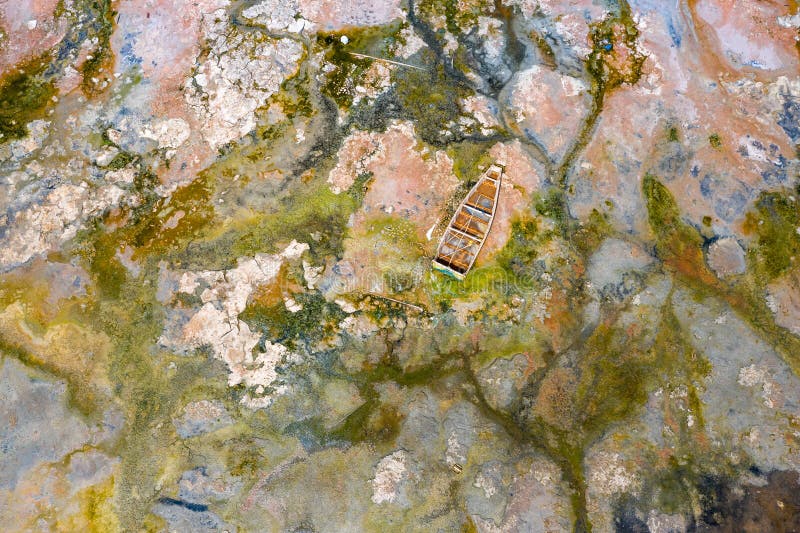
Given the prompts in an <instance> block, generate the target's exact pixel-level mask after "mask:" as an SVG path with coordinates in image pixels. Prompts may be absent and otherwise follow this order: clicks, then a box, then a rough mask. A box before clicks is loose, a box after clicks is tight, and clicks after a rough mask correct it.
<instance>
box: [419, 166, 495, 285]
mask: <svg viewBox="0 0 800 533" xmlns="http://www.w3.org/2000/svg"><path fill="white" fill-rule="evenodd" d="M502 177H503V167H501V166H500V165H491V166H490V167H489V168H488V169H487V170H486V172H484V173H483V175H482V176H481V177H480V179H478V183H476V184H475V186H474V187H473V188H472V189H471V190H470V191H469V194H467V197H466V198H465V199H464V201H463V202H461V205H459V206H458V209H456V212H455V214H454V215H453V218H452V219H450V224H449V225H448V226H447V229H446V230H445V232H444V235H442V240H441V241H439V248H438V249H437V251H436V256H435V257H434V258H433V268H435V269H436V270H439V271H441V272H444V273H445V274H448V275H450V276H453V277H454V278H456V279H464V277H465V276H466V275H467V273H468V272H469V270H470V268H472V265H473V264H474V263H475V259H477V258H478V254H479V253H480V251H481V248H482V247H483V243H484V242H485V241H486V236H487V235H488V234H489V230H490V229H491V228H492V221H493V220H494V214H495V211H496V209H497V199H498V198H499V197H500V180H501V179H502Z"/></svg>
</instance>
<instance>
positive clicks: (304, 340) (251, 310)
mask: <svg viewBox="0 0 800 533" xmlns="http://www.w3.org/2000/svg"><path fill="white" fill-rule="evenodd" d="M292 298H293V299H294V300H295V302H297V303H298V304H300V305H302V306H303V308H302V309H300V310H299V311H297V312H294V313H293V312H291V311H289V310H288V309H287V308H286V305H285V304H284V302H283V300H281V301H279V302H278V303H275V304H272V305H263V304H261V303H259V302H258V301H254V302H253V303H251V304H250V305H248V306H247V307H246V308H245V310H244V311H243V312H242V314H241V315H240V318H241V319H242V320H244V321H245V322H247V323H248V324H249V325H250V326H251V327H252V328H256V329H257V330H261V331H263V332H264V333H266V334H267V338H269V339H272V340H273V341H274V342H280V343H282V344H285V345H286V346H287V347H289V348H290V349H294V348H295V347H297V346H299V345H313V344H314V343H315V342H318V341H320V340H322V339H323V337H325V336H326V335H329V334H332V333H333V332H334V331H335V328H336V324H338V323H339V322H340V321H341V320H343V319H344V317H345V316H346V314H345V313H344V311H342V310H341V308H340V307H339V306H338V305H336V304H333V303H328V302H326V301H325V298H323V297H322V295H320V294H319V293H313V294H308V293H297V294H292Z"/></svg>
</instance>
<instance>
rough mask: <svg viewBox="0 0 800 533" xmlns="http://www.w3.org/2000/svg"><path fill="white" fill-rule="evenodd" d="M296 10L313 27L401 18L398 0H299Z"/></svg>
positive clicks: (336, 27)
mask: <svg viewBox="0 0 800 533" xmlns="http://www.w3.org/2000/svg"><path fill="white" fill-rule="evenodd" d="M297 4H298V7H299V8H300V13H301V14H302V15H303V17H304V18H306V19H308V20H309V21H311V22H312V24H313V25H312V28H313V29H314V30H316V31H332V30H340V29H343V28H347V27H350V26H380V25H383V24H388V23H390V22H392V21H393V20H396V19H401V18H403V16H404V14H403V11H402V9H401V8H400V6H401V2H400V1H399V0H389V1H387V2H375V1H373V0H339V1H337V2H330V1H326V0H299V1H298V2H297Z"/></svg>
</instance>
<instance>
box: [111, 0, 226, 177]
mask: <svg viewBox="0 0 800 533" xmlns="http://www.w3.org/2000/svg"><path fill="white" fill-rule="evenodd" d="M228 3H229V2H228V0H197V1H195V2H189V3H185V4H182V5H181V6H180V8H179V9H176V6H175V4H174V2H168V1H161V0H148V1H145V2H132V1H124V2H119V3H118V5H116V6H115V9H116V10H117V11H118V13H119V15H118V16H119V19H118V23H117V30H116V31H115V32H114V35H113V36H112V38H111V46H112V50H113V51H114V54H115V55H116V56H117V57H118V65H119V64H120V63H121V61H120V60H119V58H120V57H121V55H122V49H123V47H125V46H126V45H130V48H131V51H130V53H131V54H132V55H134V56H136V57H139V58H141V69H142V75H143V76H144V78H145V79H147V80H148V81H149V82H150V83H151V84H152V89H151V90H150V91H149V93H148V105H149V108H150V111H151V112H152V114H153V116H161V117H169V118H170V119H172V120H173V121H177V120H180V121H183V123H184V124H185V125H186V126H187V128H186V129H187V130H188V135H185V136H184V135H183V134H182V135H181V137H185V138H183V141H182V142H181V143H180V144H181V146H180V147H179V148H176V149H175V153H174V154H173V157H172V161H171V164H170V166H169V168H166V167H164V168H161V169H160V170H159V172H158V176H159V179H160V180H161V182H162V183H163V184H164V185H165V186H167V188H168V189H171V188H174V186H175V185H177V184H180V183H186V182H189V181H191V180H192V179H194V177H195V176H196V175H197V172H199V171H200V170H202V169H203V168H205V167H207V166H208V165H209V164H210V163H211V161H212V160H213V159H214V157H215V155H216V154H215V152H214V151H213V150H211V149H210V148H209V146H208V144H207V143H206V142H205V141H204V140H203V138H202V136H201V133H200V132H201V129H202V128H201V123H200V121H199V120H198V119H197V117H196V116H195V114H194V113H193V112H192V110H191V108H190V107H189V106H188V105H187V103H186V101H185V98H184V94H183V92H182V86H183V83H184V82H185V80H186V78H187V76H188V75H189V74H190V73H191V70H192V67H193V66H194V63H195V58H196V57H197V56H198V54H199V53H200V50H201V46H202V36H203V32H202V27H201V22H202V16H203V14H204V13H210V12H213V11H214V10H215V9H218V8H221V7H223V6H226V5H228ZM131 30H135V31H131ZM118 68H119V67H118Z"/></svg>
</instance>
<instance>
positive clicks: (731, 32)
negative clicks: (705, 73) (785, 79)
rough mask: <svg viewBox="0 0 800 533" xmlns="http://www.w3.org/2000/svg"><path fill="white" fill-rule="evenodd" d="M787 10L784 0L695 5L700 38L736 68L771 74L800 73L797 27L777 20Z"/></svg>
mask: <svg viewBox="0 0 800 533" xmlns="http://www.w3.org/2000/svg"><path fill="white" fill-rule="evenodd" d="M787 11H788V2H785V1H783V0H763V1H760V2H741V1H737V0H698V1H697V2H696V4H695V5H694V17H695V23H696V29H697V30H698V35H699V36H700V40H701V42H703V41H706V42H708V43H709V44H710V45H711V46H713V48H714V50H715V51H716V53H717V55H718V58H719V59H721V61H722V62H724V63H725V64H727V65H728V67H729V68H732V69H733V70H743V71H747V72H754V73H757V72H758V71H770V75H774V74H781V73H782V74H788V75H793V74H796V73H797V69H798V56H797V50H796V49H795V43H796V38H797V31H796V30H795V29H793V28H786V27H782V26H781V25H779V24H778V23H777V19H778V17H780V16H783V15H786V14H787ZM709 59H711V58H709Z"/></svg>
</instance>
